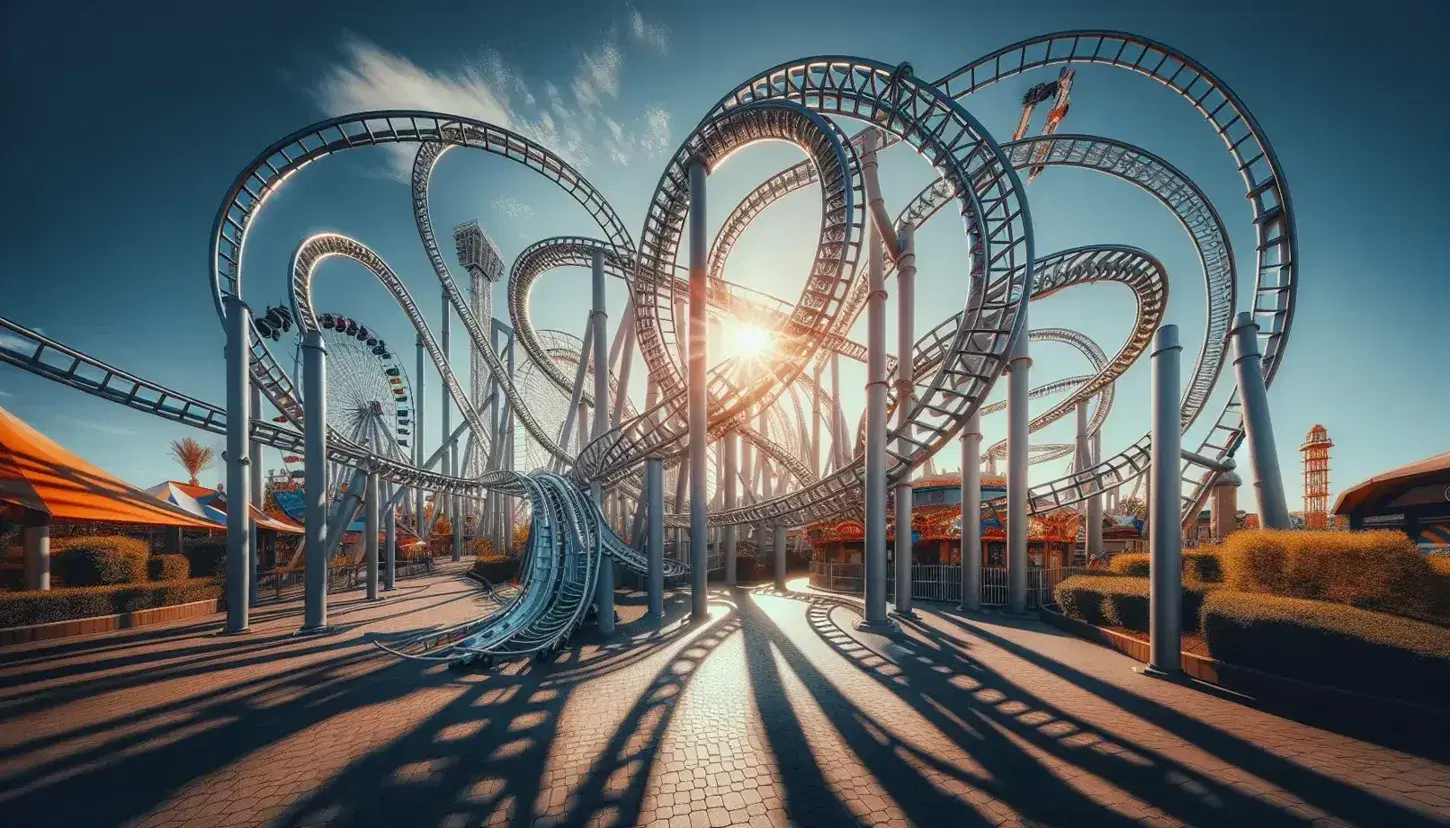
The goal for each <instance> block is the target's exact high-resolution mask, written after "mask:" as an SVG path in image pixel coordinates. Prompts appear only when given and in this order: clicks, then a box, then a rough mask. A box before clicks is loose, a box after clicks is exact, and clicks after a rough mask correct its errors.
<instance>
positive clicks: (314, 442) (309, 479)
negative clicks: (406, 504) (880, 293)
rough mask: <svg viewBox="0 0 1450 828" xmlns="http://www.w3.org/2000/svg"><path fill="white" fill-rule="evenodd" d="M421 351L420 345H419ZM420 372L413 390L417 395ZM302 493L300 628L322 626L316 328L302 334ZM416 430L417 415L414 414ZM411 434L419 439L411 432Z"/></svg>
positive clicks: (320, 397)
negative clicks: (303, 552)
mask: <svg viewBox="0 0 1450 828" xmlns="http://www.w3.org/2000/svg"><path fill="white" fill-rule="evenodd" d="M419 352H420V353H421V352H422V349H421V348H420V349H419ZM422 376H423V375H422V373H421V372H420V373H419V374H418V378H419V386H420V387H419V389H418V391H419V395H418V396H417V397H414V399H415V400H416V399H421V397H422V393H421V392H422V388H421V385H422ZM302 402H303V405H304V406H305V408H304V409H303V431H304V434H303V439H304V441H305V442H304V445H303V462H304V465H303V471H304V475H305V476H304V477H303V480H302V489H303V494H304V495H305V496H306V507H307V509H306V515H305V517H306V521H305V527H304V528H305V530H306V534H305V535H304V537H305V538H306V541H305V542H306V544H307V560H306V571H305V572H304V573H303V577H304V584H305V586H304V594H303V605H304V606H303V614H302V615H303V618H302V629H304V630H308V631H317V632H322V631H324V630H326V629H327V346H326V345H325V344H324V343H323V341H322V332H321V331H307V332H306V333H304V334H303V335H302ZM415 422H417V423H419V426H418V429H419V430H420V431H421V430H422V420H421V418H415ZM414 439H421V437H415V438H414ZM422 503H423V493H422V489H419V490H418V506H419V508H418V521H419V524H420V525H421V524H422V520H423V518H422V515H423V510H422Z"/></svg>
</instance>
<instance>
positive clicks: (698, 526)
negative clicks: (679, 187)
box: [687, 161, 710, 622]
mask: <svg viewBox="0 0 1450 828" xmlns="http://www.w3.org/2000/svg"><path fill="white" fill-rule="evenodd" d="M709 172H710V171H709V170H707V169H706V168H705V164H704V162H702V161H692V162H691V163H690V328H689V332H690V351H689V354H690V377H689V385H688V386H687V387H688V389H689V415H690V617H691V618H692V619H693V620H695V621H697V622H699V621H704V620H705V619H706V618H707V617H708V616H709V609H708V606H707V605H708V602H709V596H707V595H706V592H705V590H706V589H707V587H706V580H705V579H706V577H707V576H708V575H709V572H708V568H709V565H710V564H709V536H710V512H709V508H710V507H709V502H708V501H707V499H706V498H707V497H708V496H709V493H708V492H707V491H706V490H705V476H706V474H707V473H708V472H709V468H708V467H707V466H706V462H707V461H706V459H705V449H706V445H705V441H706V440H707V439H709V438H708V434H707V428H708V423H707V420H706V411H705V357H706V354H705V340H706V337H707V336H708V322H707V321H706V320H707V318H708V317H707V316H706V311H707V308H706V304H705V303H706V302H707V301H708V298H707V296H706V294H705V257H706V256H708V255H709V249H710V248H709V240H708V238H707V235H706V234H707V228H706V226H705V177H706V176H707V175H709Z"/></svg>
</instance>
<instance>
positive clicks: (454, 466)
mask: <svg viewBox="0 0 1450 828" xmlns="http://www.w3.org/2000/svg"><path fill="white" fill-rule="evenodd" d="M452 325H453V306H452V305H451V304H449V302H448V293H447V291H444V293H443V335H442V337H441V342H440V343H439V344H440V345H441V346H442V347H443V361H444V362H445V363H447V364H448V365H449V366H450V367H451V366H452V365H453V352H452V351H450V350H449V340H450V338H451V337H450V333H451V332H450V328H452ZM441 403H442V407H443V431H442V432H441V433H442V434H443V436H444V437H447V436H448V435H449V434H452V433H453V405H452V404H451V403H450V402H449V400H448V394H447V392H446V391H445V392H444V394H443V398H442V400H441ZM443 473H444V474H446V475H449V476H452V475H455V474H457V473H458V442H457V441H454V442H453V443H452V444H450V445H449V447H448V453H447V454H445V455H443ZM457 502H458V501H457V500H455V499H454V497H453V495H451V494H444V493H443V492H438V493H437V494H435V495H433V508H434V509H436V510H438V514H440V515H442V516H445V517H447V518H448V528H449V529H450V530H451V531H452V533H453V545H452V550H451V552H450V558H451V559H452V560H455V561H457V560H462V558H463V531H462V529H463V527H461V526H459V525H458V513H457V509H456V504H457Z"/></svg>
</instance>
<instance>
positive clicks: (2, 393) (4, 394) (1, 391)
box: [0, 389, 15, 397]
mask: <svg viewBox="0 0 1450 828" xmlns="http://www.w3.org/2000/svg"><path fill="white" fill-rule="evenodd" d="M13 396H15V395H14V394H12V393H10V392H9V391H6V390H4V389H0V397H13Z"/></svg>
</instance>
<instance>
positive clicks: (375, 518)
mask: <svg viewBox="0 0 1450 828" xmlns="http://www.w3.org/2000/svg"><path fill="white" fill-rule="evenodd" d="M381 507H382V504H381V503H380V502H379V501H378V473H377V472H375V471H370V472H368V482H367V490H366V491H365V492H364V494H363V532H365V533H366V534H367V536H366V537H365V538H363V560H364V562H365V563H366V564H367V570H368V576H367V577H368V580H367V584H368V600H369V601H376V600H378V530H379V529H381V528H382V527H381V526H379V522H380V519H381V517H382V515H381Z"/></svg>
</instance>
